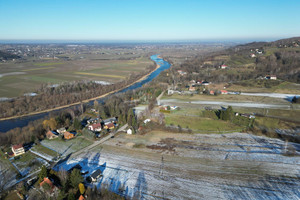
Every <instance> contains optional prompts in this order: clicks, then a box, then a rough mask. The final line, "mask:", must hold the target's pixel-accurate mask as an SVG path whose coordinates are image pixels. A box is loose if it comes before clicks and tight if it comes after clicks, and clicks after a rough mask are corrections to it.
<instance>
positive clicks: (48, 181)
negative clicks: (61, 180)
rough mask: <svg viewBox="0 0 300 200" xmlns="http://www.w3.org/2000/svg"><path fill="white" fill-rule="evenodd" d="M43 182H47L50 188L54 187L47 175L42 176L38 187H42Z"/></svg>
mask: <svg viewBox="0 0 300 200" xmlns="http://www.w3.org/2000/svg"><path fill="white" fill-rule="evenodd" d="M44 183H48V185H49V186H50V188H51V189H53V188H54V185H53V183H52V181H51V180H50V179H49V178H48V177H44V180H43V181H42V182H41V183H40V187H42V186H43V185H44Z"/></svg>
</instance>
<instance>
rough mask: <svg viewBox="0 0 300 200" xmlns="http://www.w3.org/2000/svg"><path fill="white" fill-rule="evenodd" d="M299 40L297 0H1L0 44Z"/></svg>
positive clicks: (298, 3)
mask: <svg viewBox="0 0 300 200" xmlns="http://www.w3.org/2000/svg"><path fill="white" fill-rule="evenodd" d="M292 36H300V0H223V1H222V0H106V1H102V0H78V1H76V0H0V39H2V40H3V39H33V40H35V39H55V40H59V39H63V40H66V39H69V40H174V39H181V40H184V39H191V40H192V39H245V38H284V37H292Z"/></svg>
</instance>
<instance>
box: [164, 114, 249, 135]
mask: <svg viewBox="0 0 300 200" xmlns="http://www.w3.org/2000/svg"><path fill="white" fill-rule="evenodd" d="M165 121H166V124H167V125H175V126H177V125H180V126H181V127H182V128H190V129H192V130H193V131H195V132H197V131H201V132H203V131H204V132H205V131H208V132H211V131H212V132H224V131H240V130H242V129H243V128H244V127H240V126H237V125H234V124H232V123H230V122H227V121H222V120H214V119H209V118H204V117H200V116H199V117H196V116H188V115H179V114H174V113H171V114H165Z"/></svg>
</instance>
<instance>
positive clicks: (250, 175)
mask: <svg viewBox="0 0 300 200" xmlns="http://www.w3.org/2000/svg"><path fill="white" fill-rule="evenodd" d="M137 144H138V145H137ZM286 146H287V147H289V148H291V147H293V148H294V150H295V151H294V156H285V155H284V154H285V152H286V149H287V148H286ZM299 151H300V146H299V145H298V144H294V143H288V144H285V143H284V142H282V141H281V140H278V139H270V138H266V137H260V136H254V135H249V134H246V133H231V134H207V135H205V134H178V133H165V132H157V131H152V132H150V133H149V134H147V135H144V136H141V135H125V134H121V135H119V136H116V137H114V138H113V139H111V140H109V141H108V142H106V143H105V144H104V145H101V146H99V147H95V148H94V149H92V150H90V152H87V153H86V154H82V155H80V156H77V157H74V158H72V159H70V160H67V161H65V162H63V163H60V165H59V166H57V168H60V167H63V168H65V169H66V170H68V169H70V168H71V167H73V166H74V165H76V164H78V163H79V164H80V165H81V166H82V167H83V169H87V170H89V174H90V173H92V172H93V171H94V170H96V169H101V170H102V171H103V177H102V178H100V179H99V180H98V181H97V182H96V183H93V184H91V185H96V186H97V187H100V186H102V187H107V188H108V189H110V190H112V191H114V192H116V193H118V194H121V195H124V196H128V197H136V198H138V199H160V198H164V199H299V195H300V191H299V185H300V179H299V170H300V162H299V153H300V152H299ZM89 174H87V175H86V176H88V175H89Z"/></svg>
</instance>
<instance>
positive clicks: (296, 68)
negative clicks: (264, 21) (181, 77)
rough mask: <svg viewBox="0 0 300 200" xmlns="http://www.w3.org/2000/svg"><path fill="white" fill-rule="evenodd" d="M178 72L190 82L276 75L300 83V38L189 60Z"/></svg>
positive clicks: (176, 68)
mask: <svg viewBox="0 0 300 200" xmlns="http://www.w3.org/2000/svg"><path fill="white" fill-rule="evenodd" d="M222 65H226V66H225V67H223V69H222V68H221V66H222ZM175 70H183V71H185V72H187V75H186V76H185V79H190V80H191V79H197V80H198V79H201V80H207V81H211V82H234V81H240V80H247V79H256V78H261V77H265V76H266V75H276V76H277V78H278V79H282V80H288V81H291V82H297V83H300V37H295V38H289V39H282V40H278V41H274V42H253V43H249V44H244V45H238V46H234V47H231V48H229V49H226V50H223V51H220V52H215V53H211V54H209V55H206V56H199V57H195V58H192V59H190V60H187V61H185V62H184V63H182V64H181V65H180V66H176V67H175Z"/></svg>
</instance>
